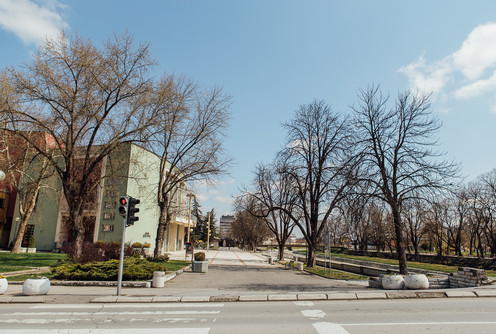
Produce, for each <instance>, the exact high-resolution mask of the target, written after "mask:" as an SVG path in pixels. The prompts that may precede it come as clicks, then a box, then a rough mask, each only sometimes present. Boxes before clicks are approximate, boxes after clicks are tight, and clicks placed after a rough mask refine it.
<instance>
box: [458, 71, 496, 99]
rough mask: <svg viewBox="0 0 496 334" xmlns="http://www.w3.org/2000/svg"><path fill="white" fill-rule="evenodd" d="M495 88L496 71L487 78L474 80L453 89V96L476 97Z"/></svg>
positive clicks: (461, 97) (459, 97)
mask: <svg viewBox="0 0 496 334" xmlns="http://www.w3.org/2000/svg"><path fill="white" fill-rule="evenodd" d="M494 89H496V72H494V73H493V75H492V76H491V77H489V78H487V79H481V80H477V81H474V82H472V83H470V84H468V85H465V86H462V87H461V88H459V89H457V90H455V92H454V94H453V95H454V96H455V97H456V98H458V99H468V98H472V97H477V96H479V95H481V94H483V93H485V92H488V91H491V90H494Z"/></svg>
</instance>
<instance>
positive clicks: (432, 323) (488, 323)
mask: <svg viewBox="0 0 496 334" xmlns="http://www.w3.org/2000/svg"><path fill="white" fill-rule="evenodd" d="M405 325H406V326H417V325H429V326H432V325H440V326H441V325H442V326H445V325H496V321H449V322H448V321H433V322H383V323H380V322H375V323H363V324H357V323H354V324H341V326H405Z"/></svg>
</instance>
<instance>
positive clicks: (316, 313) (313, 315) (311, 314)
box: [301, 310, 326, 319]
mask: <svg viewBox="0 0 496 334" xmlns="http://www.w3.org/2000/svg"><path fill="white" fill-rule="evenodd" d="M301 313H302V314H303V316H305V317H307V318H310V319H319V318H323V317H325V316H326V314H325V312H324V311H322V310H302V311H301Z"/></svg>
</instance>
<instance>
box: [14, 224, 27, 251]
mask: <svg viewBox="0 0 496 334" xmlns="http://www.w3.org/2000/svg"><path fill="white" fill-rule="evenodd" d="M27 224H28V219H27V217H26V216H24V217H23V218H22V220H21V225H19V230H18V231H17V235H16V239H15V242H14V247H13V248H12V250H11V251H10V252H11V253H15V254H18V253H20V252H21V246H22V239H23V238H24V232H25V231H26V225H27Z"/></svg>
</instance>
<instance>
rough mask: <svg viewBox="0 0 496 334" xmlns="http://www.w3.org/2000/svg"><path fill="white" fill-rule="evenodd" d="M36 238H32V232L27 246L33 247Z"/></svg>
mask: <svg viewBox="0 0 496 334" xmlns="http://www.w3.org/2000/svg"><path fill="white" fill-rule="evenodd" d="M35 240H36V239H35V238H34V234H33V235H32V236H31V237H30V238H29V242H28V247H29V248H35V247H36V241H35Z"/></svg>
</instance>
